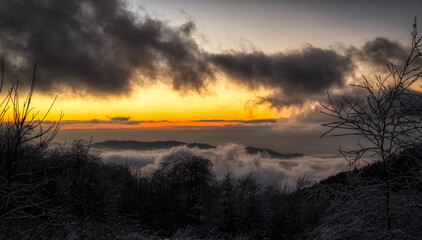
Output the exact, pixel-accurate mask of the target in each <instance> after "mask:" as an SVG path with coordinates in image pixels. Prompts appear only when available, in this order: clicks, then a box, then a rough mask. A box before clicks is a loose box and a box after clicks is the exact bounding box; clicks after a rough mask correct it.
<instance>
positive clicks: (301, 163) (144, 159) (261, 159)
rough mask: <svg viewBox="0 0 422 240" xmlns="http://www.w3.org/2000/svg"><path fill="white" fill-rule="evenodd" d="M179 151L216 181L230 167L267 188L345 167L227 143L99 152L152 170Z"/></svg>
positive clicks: (331, 161)
mask: <svg viewBox="0 0 422 240" xmlns="http://www.w3.org/2000/svg"><path fill="white" fill-rule="evenodd" d="M180 151H191V152H192V153H193V154H195V155H197V156H201V157H204V158H206V159H209V160H210V161H211V162H212V164H213V170H214V172H215V173H216V176H217V178H218V179H222V178H223V177H224V175H225V174H226V171H227V167H229V169H230V171H231V172H232V174H233V176H234V177H235V178H241V177H243V176H245V175H247V174H249V173H251V174H252V175H253V177H255V178H256V179H257V180H258V181H259V182H260V183H261V184H262V185H264V186H268V185H271V184H277V183H281V182H287V183H289V184H294V183H295V181H296V179H297V178H298V177H300V176H303V175H305V176H307V177H308V178H310V179H311V180H315V181H318V180H321V179H324V178H326V177H328V176H331V175H333V174H335V173H337V172H339V171H342V170H344V169H345V167H346V161H344V159H342V158H318V157H311V156H303V157H298V158H293V159H277V158H270V157H268V156H264V155H262V154H260V153H257V154H248V153H247V151H246V149H245V147H244V146H242V145H239V144H234V143H228V144H224V145H220V146H218V147H217V148H214V149H198V148H187V147H186V146H180V147H174V148H171V149H164V150H153V151H133V150H128V151H105V152H103V153H102V156H103V159H104V162H106V163H111V162H113V163H117V164H122V165H125V164H126V162H127V163H128V164H129V165H130V166H131V167H132V168H133V169H139V168H140V169H142V170H145V171H152V170H154V169H157V168H158V167H159V165H160V163H161V162H162V161H163V159H165V158H166V157H168V156H171V155H174V154H176V155H177V154H178V152H180Z"/></svg>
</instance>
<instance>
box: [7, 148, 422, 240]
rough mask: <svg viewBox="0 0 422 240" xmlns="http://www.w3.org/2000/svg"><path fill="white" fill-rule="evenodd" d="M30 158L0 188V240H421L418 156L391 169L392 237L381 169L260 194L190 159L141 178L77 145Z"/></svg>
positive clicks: (179, 155) (184, 156)
mask: <svg viewBox="0 0 422 240" xmlns="http://www.w3.org/2000/svg"><path fill="white" fill-rule="evenodd" d="M22 149H25V148H22ZM29 152H30V153H31V154H26V153H29ZM26 153H25V154H22V156H21V157H22V159H21V160H20V164H19V165H17V166H16V168H14V170H13V174H12V175H11V178H10V179H11V180H10V181H3V180H2V182H1V183H0V198H1V205H0V236H1V238H2V239H160V238H165V237H173V238H174V239H186V238H187V239H189V238H190V239H198V238H200V239H201V238H202V239H331V238H350V239H364V238H367V237H368V236H372V237H373V238H375V239H382V238H385V237H388V236H393V238H402V239H411V238H415V239H417V238H419V237H421V236H422V230H421V229H422V228H421V222H422V221H421V220H420V216H422V215H421V213H422V211H421V205H420V204H421V203H420V199H422V192H421V191H422V190H421V189H422V188H421V169H422V168H421V163H420V162H421V161H420V159H421V155H422V151H421V150H420V149H417V148H412V149H409V150H408V151H407V153H409V154H407V153H402V156H401V157H400V158H394V159H395V161H394V163H392V166H394V169H396V170H397V171H396V175H395V176H394V177H393V179H392V184H393V189H394V193H393V197H392V199H393V204H392V206H393V207H392V214H394V215H393V217H392V219H393V220H394V221H393V222H392V226H393V229H392V230H389V231H388V230H385V228H384V226H383V224H384V221H383V218H385V217H386V216H384V215H383V213H384V211H382V204H380V201H382V197H381V196H382V194H383V188H382V186H383V185H382V184H381V183H382V178H383V177H384V175H383V173H382V168H381V167H380V163H379V162H375V163H373V164H371V165H368V166H366V167H363V168H362V169H356V170H353V171H350V172H343V173H340V174H338V175H336V176H333V177H330V178H328V179H326V180H324V181H321V183H318V184H313V185H311V183H310V182H309V181H308V180H307V179H306V178H304V177H302V178H299V179H298V180H297V184H296V186H289V185H287V184H279V185H274V186H270V187H265V188H263V187H262V186H261V185H260V184H259V182H257V180H255V179H254V177H253V174H249V175H246V176H244V177H242V178H240V179H235V178H233V176H232V174H231V173H230V170H229V169H228V170H227V173H226V175H225V177H224V179H220V180H218V179H216V177H215V174H214V172H213V169H212V164H211V162H210V161H209V160H207V159H204V158H201V157H199V156H195V155H194V154H193V153H192V152H190V151H188V150H182V151H179V152H176V153H174V154H173V155H170V156H168V157H167V158H166V159H164V160H163V162H162V163H161V165H160V167H159V168H158V169H154V170H150V171H146V170H144V171H136V172H133V171H131V169H130V168H129V166H121V165H114V164H103V163H102V162H101V158H100V155H99V154H98V153H95V152H92V151H91V150H90V149H89V144H88V143H87V142H84V141H81V140H78V141H75V142H73V143H72V144H71V145H70V146H68V147H57V148H53V149H52V148H43V149H38V150H37V151H30V149H27V151H26ZM392 159H393V158H392ZM2 179H3V176H2Z"/></svg>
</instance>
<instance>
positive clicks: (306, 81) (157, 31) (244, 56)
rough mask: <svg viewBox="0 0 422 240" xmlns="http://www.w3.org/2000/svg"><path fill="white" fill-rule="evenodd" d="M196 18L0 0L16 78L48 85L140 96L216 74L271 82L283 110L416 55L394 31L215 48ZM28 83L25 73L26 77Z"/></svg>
mask: <svg viewBox="0 0 422 240" xmlns="http://www.w3.org/2000/svg"><path fill="white" fill-rule="evenodd" d="M194 31H195V24H194V23H193V22H187V23H185V24H183V25H181V26H177V27H175V26H171V25H170V24H169V23H168V22H165V21H162V20H159V19H156V18H152V17H150V16H148V14H147V13H145V12H142V13H133V12H131V11H129V10H128V8H127V6H126V4H125V3H124V1H120V0H103V1H96V0H69V1H58V0H43V1H39V0H25V1H23V0H15V1H2V2H0V35H1V38H0V57H1V58H2V59H4V60H5V61H6V73H8V77H9V78H11V79H12V80H13V79H15V78H17V77H18V76H20V77H25V76H30V74H31V70H32V67H33V64H34V62H37V63H38V65H39V66H40V67H39V71H38V74H39V77H38V82H37V84H38V87H39V88H41V90H43V91H55V92H56V93H57V92H60V90H63V89H71V90H73V91H74V92H75V93H77V94H80V95H82V94H89V95H93V96H97V97H104V96H107V97H109V96H110V95H115V96H122V95H123V96H124V95H128V94H130V93H131V92H132V91H133V89H134V88H135V87H136V86H139V85H142V84H150V83H154V82H156V81H162V82H165V83H166V84H169V85H171V86H172V88H173V89H174V90H175V91H178V92H179V93H180V94H182V95H184V94H187V93H199V94H202V93H205V92H206V90H207V86H208V85H209V83H210V82H212V81H215V79H216V77H217V75H216V73H217V72H218V73H222V74H224V75H227V76H228V77H229V79H230V80H232V81H234V82H236V83H238V84H239V85H241V86H243V87H247V88H250V89H255V88H258V87H262V88H266V89H271V90H272V91H273V92H272V94H270V95H268V96H262V98H260V99H259V100H258V101H257V103H270V105H271V106H272V107H276V108H281V107H283V106H289V105H301V104H303V103H304V102H306V101H318V100H320V98H321V97H322V96H324V94H325V92H326V91H328V90H332V89H333V88H342V87H343V86H345V82H346V78H347V76H349V75H352V74H353V73H354V71H355V69H356V63H357V62H358V61H363V62H365V63H367V64H370V65H371V66H378V67H379V66H381V67H383V66H385V65H386V64H387V63H389V62H391V61H392V62H400V60H402V59H404V58H405V57H406V51H407V49H406V47H404V46H403V45H401V44H399V43H397V42H394V41H390V40H388V39H386V38H376V39H374V40H371V41H368V42H367V43H366V44H364V46H363V47H361V48H356V47H346V49H342V50H334V49H321V48H317V47H314V46H306V47H304V48H302V49H299V50H295V51H288V52H278V53H273V54H267V53H263V52H260V51H259V50H255V51H253V52H239V51H226V52H223V53H220V54H211V53H208V52H206V51H205V50H203V49H202V48H201V47H200V46H199V45H198V44H197V42H196V41H195V40H194V39H193V37H192V33H193V32H194ZM23 80H25V79H23Z"/></svg>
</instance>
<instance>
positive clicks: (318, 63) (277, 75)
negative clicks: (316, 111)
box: [212, 46, 354, 106]
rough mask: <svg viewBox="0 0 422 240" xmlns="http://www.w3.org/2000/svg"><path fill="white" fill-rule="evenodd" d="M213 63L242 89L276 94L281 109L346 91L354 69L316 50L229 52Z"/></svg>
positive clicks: (333, 54)
mask: <svg viewBox="0 0 422 240" xmlns="http://www.w3.org/2000/svg"><path fill="white" fill-rule="evenodd" d="M212 61H213V62H214V64H216V66H218V67H219V68H220V69H222V70H223V71H224V72H225V73H227V74H228V75H229V76H231V77H232V78H234V79H235V80H236V81H237V82H238V83H240V84H242V85H245V86H247V87H249V88H251V89H253V88H256V87H266V88H269V89H273V90H275V94H276V95H275V96H274V97H275V98H277V101H278V103H277V105H278V106H283V105H290V104H301V103H303V102H304V101H305V100H306V99H312V98H314V97H315V96H320V95H321V94H323V93H324V92H325V91H327V90H328V89H330V88H332V87H342V86H343V85H344V81H345V77H346V76H347V74H349V73H351V72H352V71H353V69H354V63H353V62H352V61H351V60H350V58H349V57H347V56H342V55H340V54H338V53H337V52H335V51H333V50H324V49H320V48H315V47H312V46H308V47H306V48H304V49H302V50H301V51H293V52H289V53H277V54H272V55H268V54H264V53H262V52H253V53H240V52H229V53H225V54H216V55H213V56H212ZM268 100H269V101H270V99H268Z"/></svg>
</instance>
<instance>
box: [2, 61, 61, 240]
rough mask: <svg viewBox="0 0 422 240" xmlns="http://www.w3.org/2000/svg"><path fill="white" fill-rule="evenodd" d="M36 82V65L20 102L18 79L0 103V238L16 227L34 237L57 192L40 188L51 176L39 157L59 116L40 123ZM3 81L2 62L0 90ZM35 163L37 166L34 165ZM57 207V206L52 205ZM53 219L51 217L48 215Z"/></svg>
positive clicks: (55, 130) (49, 212) (56, 126)
mask: <svg viewBox="0 0 422 240" xmlns="http://www.w3.org/2000/svg"><path fill="white" fill-rule="evenodd" d="M35 82H36V66H35V67H34V72H33V75H32V80H31V85H30V89H29V91H28V94H27V96H26V99H25V100H24V102H23V103H21V102H20V95H19V80H18V81H17V82H15V83H14V84H12V86H11V88H10V89H9V90H8V91H7V92H6V95H5V96H4V98H3V100H2V101H1V103H0V109H1V110H0V203H1V204H0V238H2V237H4V238H8V237H11V236H13V235H16V234H14V233H13V228H15V227H17V228H18V229H19V228H21V229H20V230H18V231H20V234H21V235H20V236H15V237H16V238H20V237H23V236H26V238H27V239H33V238H37V235H38V234H39V233H40V232H42V228H43V227H45V226H46V225H48V224H51V222H49V221H46V218H47V217H49V216H51V215H52V214H53V209H52V208H51V206H52V205H51V202H52V201H53V200H54V199H55V198H56V197H58V196H53V195H52V196H48V197H46V196H45V193H44V192H43V190H44V189H45V188H46V187H47V185H48V184H49V182H50V181H51V179H49V178H48V177H46V176H47V175H48V174H47V172H48V171H47V169H45V168H43V167H42V164H41V163H40V159H42V158H43V155H42V154H43V153H44V150H45V149H46V147H47V146H48V144H49V143H50V142H51V141H52V140H53V138H54V137H55V135H56V134H57V131H58V130H59V122H60V119H61V117H62V115H61V116H60V119H59V120H58V121H56V122H53V123H52V124H51V125H47V127H45V126H46V125H45V124H43V123H44V121H45V119H46V117H47V116H48V114H49V112H50V110H51V107H52V106H53V104H54V101H55V99H54V101H53V103H52V104H51V106H50V108H49V109H48V111H47V112H46V113H45V114H44V115H41V116H40V114H39V112H36V111H35V109H34V108H33V106H32V105H31V101H32V97H33V92H34V87H35ZM3 83H4V64H3V62H2V76H1V84H0V93H1V91H2V90H3ZM38 165H39V166H38ZM55 210H58V209H55ZM51 219H54V218H51Z"/></svg>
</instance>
